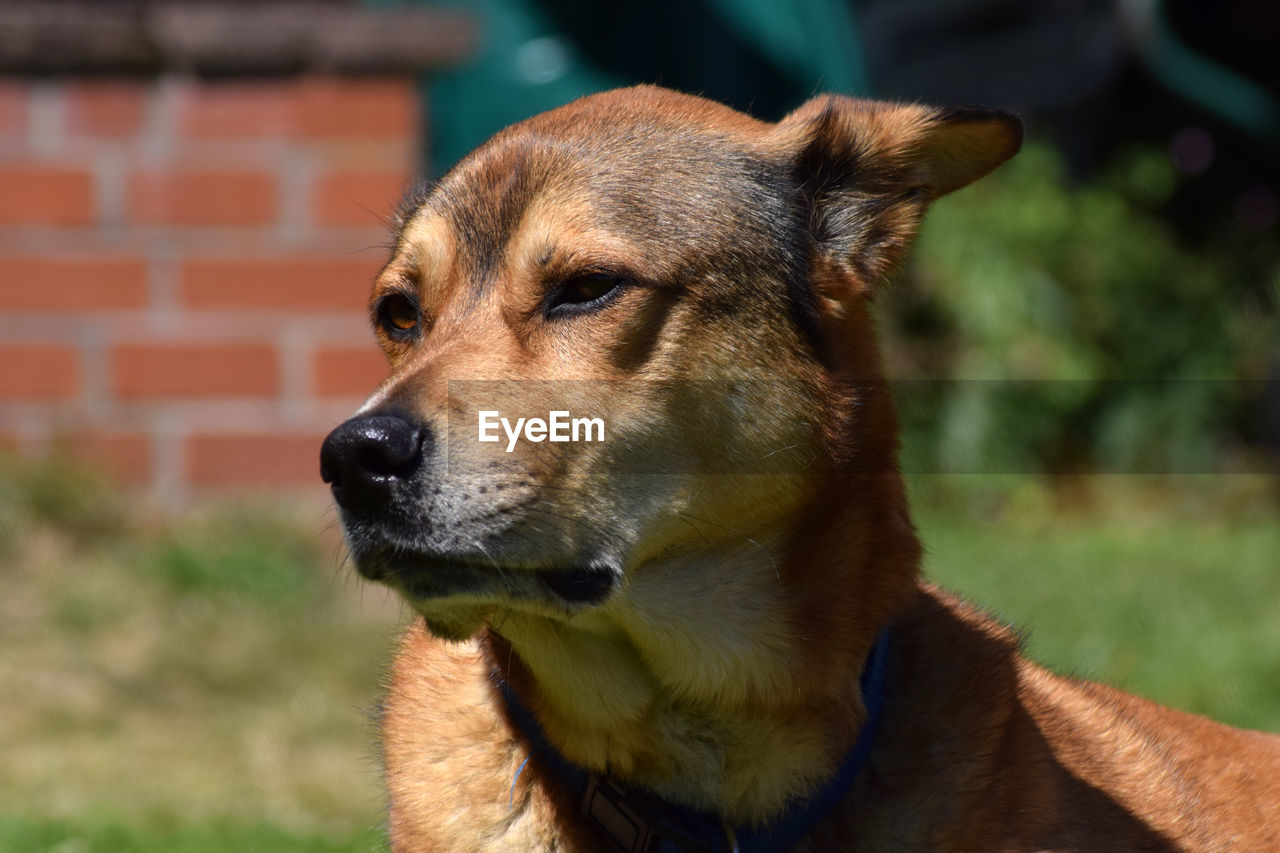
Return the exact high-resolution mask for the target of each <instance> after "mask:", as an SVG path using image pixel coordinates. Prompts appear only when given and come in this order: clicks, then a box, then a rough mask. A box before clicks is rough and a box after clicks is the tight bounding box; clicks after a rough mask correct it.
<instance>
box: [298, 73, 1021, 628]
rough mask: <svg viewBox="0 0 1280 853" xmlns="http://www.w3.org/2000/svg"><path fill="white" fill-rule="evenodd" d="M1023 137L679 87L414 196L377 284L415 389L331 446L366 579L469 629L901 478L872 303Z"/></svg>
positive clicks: (491, 146)
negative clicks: (740, 102)
mask: <svg viewBox="0 0 1280 853" xmlns="http://www.w3.org/2000/svg"><path fill="white" fill-rule="evenodd" d="M1020 138H1021V131H1020V125H1019V124H1018V122H1017V120H1016V119H1015V118H1013V117H1011V116H1009V115H1006V114H1003V113H995V112H985V111H950V112H948V111H940V110H934V109H929V108H924V107H919V106H909V105H908V106H900V105H891V104H884V103H877V102H870V101H858V100H852V99H849V98H843V97H822V98H815V99H814V100H812V101H810V102H809V103H807V104H805V105H804V106H802V107H801V108H800V109H799V110H797V111H796V112H794V113H793V114H791V115H789V116H787V117H786V118H785V119H783V120H782V121H781V122H779V123H777V124H767V123H763V122H759V121H756V120H754V119H752V118H750V117H748V116H745V115H743V114H740V113H737V112H734V111H733V110H730V109H728V108H726V107H723V106H720V105H718V104H715V103H712V102H709V101H706V100H703V99H700V98H695V97H690V96H685V95H680V94H676V93H673V92H669V91H665V90H662V89H657V88H653V87H639V88H634V89H627V90H620V91H615V92H608V93H604V94H600V95H595V96H591V97H588V98H584V99H582V100H579V101H575V102H574V103H571V104H569V105H567V106H565V107H562V108H560V109H557V110H554V111H551V112H548V113H545V114H542V115H539V116H536V117H534V118H532V119H529V120H528V121H525V122H523V123H521V124H518V125H515V126H513V127H511V128H508V129H507V130H505V131H503V132H502V133H500V134H498V135H497V136H496V137H494V138H493V139H492V140H490V141H489V142H488V143H486V144H485V145H484V146H482V147H481V148H479V149H478V150H477V151H475V152H474V153H472V154H471V155H470V156H469V157H468V158H467V159H466V160H464V161H463V162H461V163H460V164H459V165H458V166H457V167H456V168H454V169H453V171H451V172H450V173H449V174H448V175H446V176H445V177H444V178H443V179H442V180H441V181H439V182H438V183H437V184H436V185H434V186H432V187H430V188H428V189H427V190H425V191H423V192H422V193H421V194H420V195H419V196H418V197H416V198H413V199H411V200H410V202H409V203H408V204H407V206H406V208H405V210H404V212H403V214H402V216H401V217H400V220H399V222H398V223H397V233H396V235H395V248H394V251H393V254H392V257H391V260H390V262H389V263H388V264H387V265H386V267H385V268H384V269H383V270H382V272H381V274H380V275H379V276H378V279H377V282H376V284H375V287H374V291H373V295H372V299H371V314H372V318H373V324H374V329H375V332H376V334H377V336H378V339H379V341H380V342H381V345H382V347H383V349H384V351H385V352H386V355H387V357H388V359H389V360H390V362H391V367H392V372H391V376H390V378H389V379H387V380H386V382H384V383H383V384H382V386H380V387H379V388H378V389H377V390H376V391H375V392H374V393H373V395H372V396H371V397H370V399H369V401H368V402H367V403H366V404H365V406H364V407H363V408H362V409H361V410H360V412H359V413H358V414H357V415H356V416H355V417H353V418H352V419H351V420H349V421H347V422H346V423H344V424H343V425H341V426H340V427H339V428H338V429H336V430H335V431H334V432H333V433H332V434H331V435H330V436H329V438H328V439H327V440H326V441H325V444H324V448H323V451H322V474H323V476H324V478H325V480H326V481H328V482H329V483H330V484H331V485H332V488H333V492H334V495H335V497H336V499H337V502H338V504H339V506H340V507H341V511H342V517H343V522H344V525H345V527H346V531H347V534H348V540H349V543H350V546H351V550H352V554H353V557H354V560H355V562H356V565H357V567H358V568H359V570H360V571H361V572H362V573H363V574H365V575H367V576H369V577H372V578H377V579H381V580H384V581H386V582H388V583H389V584H391V585H392V586H393V587H396V588H398V589H399V590H400V591H401V592H403V593H404V594H405V595H406V597H407V598H408V599H409V600H410V601H411V602H412V603H413V604H414V606H415V607H416V608H417V609H418V610H419V611H420V612H422V613H423V615H424V616H426V617H427V620H428V624H429V625H430V626H431V627H432V629H433V630H434V631H436V632H437V633H440V634H442V635H446V636H454V637H460V636H466V635H468V634H470V633H473V632H474V631H475V630H477V629H478V628H479V627H480V626H481V625H482V624H484V622H485V621H486V620H490V619H492V618H493V617H494V615H495V613H497V612H498V611H505V610H510V609H514V610H521V611H527V612H536V613H538V614H541V615H544V616H548V617H551V618H572V617H574V616H575V615H580V614H582V613H583V612H584V611H592V610H597V609H602V608H608V607H612V606H619V604H618V603H619V602H620V601H622V600H625V598H626V597H627V595H628V594H629V592H630V590H631V589H632V588H633V587H634V586H635V585H636V584H637V582H638V580H639V579H640V578H642V577H643V576H644V574H645V572H646V567H647V566H650V565H656V564H660V563H664V562H668V563H669V562H671V561H680V560H681V559H684V558H687V557H690V556H696V555H712V554H719V555H720V557H718V558H716V559H713V560H711V559H709V560H706V561H704V562H705V565H706V566H707V567H708V568H706V570H705V571H706V572H708V573H711V572H715V573H716V574H715V575H714V577H715V578H722V577H723V573H724V572H726V571H729V569H727V568H726V566H727V565H728V564H729V563H730V562H731V561H730V560H728V559H727V555H731V554H732V553H734V552H735V551H737V550H739V549H741V548H750V547H752V546H754V547H756V548H759V549H761V550H762V551H764V550H768V549H770V548H774V547H775V546H779V545H780V543H785V542H786V541H787V540H788V539H792V538H794V537H795V536H796V535H797V531H796V530H795V528H794V520H795V519H796V518H797V517H800V516H802V515H804V512H803V511H802V510H803V508H804V507H805V506H806V505H807V504H812V502H814V501H815V500H829V495H826V494H825V493H824V491H823V483H824V478H828V477H830V476H831V475H832V474H835V473H840V472H848V471H853V470H861V471H864V472H866V471H868V470H872V469H875V468H886V467H892V465H893V453H894V441H895V439H894V435H893V432H894V427H893V421H892V413H891V410H890V408H889V406H888V403H887V401H883V400H881V399H880V398H881V397H883V394H882V393H878V392H876V391H874V390H869V389H870V387H871V386H870V385H868V384H867V383H868V382H870V383H871V384H872V385H873V384H874V380H875V379H876V378H877V377H878V376H879V370H878V363H877V357H876V353H875V348H874V343H873V339H872V331H871V328H870V324H869V320H868V318H867V311H866V303H867V300H868V298H869V296H870V294H871V293H872V292H873V291H874V290H875V288H876V286H877V285H878V284H879V283H880V282H881V281H882V280H883V279H884V278H885V277H886V276H887V275H889V273H890V272H891V270H892V269H893V267H894V266H895V264H896V263H897V262H898V261H899V259H900V258H901V257H902V254H903V251H904V249H905V247H906V245H907V243H908V242H909V241H910V239H911V237H912V235H913V234H914V232H915V230H916V227H917V225H918V223H919V220H920V217H921V215H922V213H923V211H924V209H925V207H926V206H927V204H928V203H929V202H930V201H931V200H933V199H935V198H937V197H938V196H940V195H942V194H944V193H947V192H950V191H951V190H954V189H957V188H959V187H961V186H963V185H965V184H967V183H969V182H970V181H972V180H975V179H976V178H978V177H980V176H982V175H984V174H986V173H987V172H989V171H990V170H991V169H993V168H995V167H996V166H997V165H999V164H1000V163H1001V162H1003V161H1004V160H1005V159H1007V158H1008V157H1009V156H1011V155H1012V154H1013V153H1014V152H1015V151H1016V150H1017V148H1018V145H1019V142H1020ZM556 412H561V413H564V414H562V415H558V416H557V415H555V414H553V413H556ZM503 418H505V419H506V424H505V425H503V423H502V419H503ZM520 418H524V419H525V421H524V422H523V424H524V425H525V427H524V428H523V429H520V428H519V426H518V425H520V424H521V422H520V421H519V419H520ZM535 418H536V419H539V420H541V421H542V422H543V424H544V426H543V427H542V428H541V429H539V428H538V427H536V426H534V427H533V429H532V430H530V429H529V428H528V425H529V424H530V420H531V419H535ZM557 419H558V421H559V426H560V433H559V434H560V435H561V436H564V437H569V440H563V441H561V440H551V439H552V438H553V437H554V435H553V434H552V433H554V432H555V430H556V423H555V421H557ZM596 419H598V420H599V425H598V426H597V425H596V424H595V423H594V421H595V420H596ZM574 421H580V423H579V424H577V425H576V426H580V427H582V431H581V432H579V433H578V435H577V438H578V440H577V441H574V440H572V437H573V433H574V432H575V424H574ZM486 425H487V426H488V431H487V435H488V438H489V440H487V441H482V440H481V438H482V437H483V436H485V435H486V432H485V427H486ZM513 427H516V429H515V430H513ZM495 437H496V440H495ZM588 439H590V440H588ZM599 439H602V440H599ZM766 539H767V540H768V541H767V542H766V541H765V540H766ZM691 565H694V566H696V565H697V562H696V561H694V562H693V563H692V564H691ZM701 571H703V570H701V569H698V568H696V567H695V568H690V569H688V570H687V571H686V572H685V577H684V579H683V581H682V582H681V588H682V589H684V590H685V591H686V592H687V594H694V595H696V594H698V591H699V590H702V591H707V590H709V588H710V587H709V584H712V583H715V582H719V581H715V580H713V576H712V574H706V575H700V574H699V573H700V572H701Z"/></svg>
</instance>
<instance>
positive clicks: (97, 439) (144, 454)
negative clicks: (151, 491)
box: [53, 430, 152, 486]
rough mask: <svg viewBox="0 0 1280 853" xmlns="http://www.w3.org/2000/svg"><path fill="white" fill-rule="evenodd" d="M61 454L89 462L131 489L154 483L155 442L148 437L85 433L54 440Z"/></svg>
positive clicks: (135, 433) (111, 431)
mask: <svg viewBox="0 0 1280 853" xmlns="http://www.w3.org/2000/svg"><path fill="white" fill-rule="evenodd" d="M53 448H54V450H55V451H57V452H58V453H60V454H63V455H65V456H67V457H69V458H71V459H75V460H77V461H80V462H85V463H88V464H90V465H92V466H93V467H95V468H98V469H100V470H101V471H102V472H103V473H105V474H107V475H108V476H110V477H111V478H112V479H114V480H117V481H119V482H121V483H125V484H128V485H131V486H139V485H143V484H145V483H149V482H150V481H151V475H152V464H151V439H150V437H148V436H147V435H146V434H145V433H140V432H119V431H114V430H106V431H97V430H94V431H82V432H74V433H62V434H60V435H57V436H55V437H54V440H53Z"/></svg>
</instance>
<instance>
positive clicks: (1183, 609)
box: [0, 462, 1280, 853]
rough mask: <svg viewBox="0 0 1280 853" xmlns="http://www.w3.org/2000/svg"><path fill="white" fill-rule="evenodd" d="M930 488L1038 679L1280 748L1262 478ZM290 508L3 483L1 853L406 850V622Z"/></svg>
mask: <svg viewBox="0 0 1280 853" xmlns="http://www.w3.org/2000/svg"><path fill="white" fill-rule="evenodd" d="M1080 482H1083V483H1085V484H1086V486H1087V492H1088V493H1082V491H1081V487H1080V483H1079V482H1078V483H1076V484H1075V485H1073V486H1072V487H1071V488H1057V489H1047V488H1045V487H1044V485H1043V484H1042V483H1041V482H1040V481H1038V480H1034V479H1031V478H1006V479H1003V480H996V479H992V478H985V479H979V478H967V477H942V478H936V477H935V478H926V477H916V478H913V479H912V481H911V484H910V485H911V489H912V494H913V501H914V504H915V507H916V516H917V521H918V523H919V526H920V529H921V533H922V535H923V537H924V540H925V543H926V546H927V548H928V552H929V557H928V563H927V570H928V572H929V574H930V575H931V576H932V577H933V578H935V579H936V580H938V581H939V582H941V583H943V584H944V585H946V586H948V587H951V588H953V589H956V590H958V591H960V592H962V593H963V594H965V595H966V596H967V597H969V598H970V599H971V600H973V601H975V602H976V603H979V604H981V605H983V606H986V607H989V608H990V609H992V610H994V611H995V612H996V613H998V614H1000V615H1001V616H1003V617H1005V618H1006V619H1008V620H1009V621H1012V622H1014V623H1015V624H1018V625H1021V626H1024V627H1030V628H1031V629H1032V630H1031V631H1030V633H1029V634H1028V640H1027V647H1028V649H1029V651H1030V653H1031V654H1032V655H1033V656H1035V657H1036V658H1038V659H1040V660H1041V661H1043V662H1045V663H1047V664H1048V665H1050V666H1051V667H1053V668H1054V669H1057V670H1059V671H1064V672H1075V673H1080V674H1083V675H1086V676H1090V677H1097V678H1101V679H1104V680H1107V681H1110V682H1111V683H1115V684H1118V685H1119V686H1121V687H1124V688H1126V689H1130V690H1134V691H1136V692H1139V693H1142V694H1144V695H1147V696H1150V697H1151V698H1154V699H1157V700H1160V701H1162V702H1166V703H1169V704H1172V705H1175V706H1178V707H1182V708H1186V709H1189V710H1193V711H1198V712H1202V713H1208V714H1210V715H1212V716H1214V717H1216V718H1218V719H1222V720H1224V721H1227V722H1231V723H1235V724H1239V725H1246V726H1253V727H1260V728H1266V729H1270V730H1273V731H1280V620H1277V619H1275V618H1274V615H1275V614H1276V613H1278V612H1280V572H1277V570H1276V568H1275V562H1276V561H1275V555H1276V554H1280V525H1277V523H1276V517H1277V504H1276V500H1275V494H1274V489H1275V486H1274V483H1272V482H1270V481H1267V480H1263V479H1260V478H1238V477H1237V478H1232V477H1225V478H1183V479H1182V480H1180V481H1173V480H1164V481H1159V482H1152V481H1150V480H1149V479H1145V478H1135V477H1128V478H1112V479H1110V480H1106V479H1095V480H1091V481H1080ZM331 522H332V515H331V514H329V515H327V516H326V515H325V514H324V513H322V512H321V511H318V510H305V509H304V510H297V511H293V512H288V511H286V510H285V509H284V508H282V506H281V504H280V502H276V503H275V504H271V505H262V504H237V505H228V506H211V507H205V508H203V509H201V510H199V511H198V512H194V513H191V514H187V515H184V516H181V517H176V518H172V519H170V520H167V521H155V520H148V519H147V518H146V517H145V516H143V515H141V514H140V513H139V512H138V511H136V510H134V509H131V508H130V507H129V505H128V504H126V503H123V502H122V501H121V499H120V496H119V495H118V494H116V493H115V492H114V491H113V490H112V489H111V487H110V485H109V484H107V483H105V482H104V481H101V480H98V479H95V478H93V477H92V476H89V475H86V474H85V473H84V472H80V471H76V470H74V469H69V468H65V467H63V466H61V465H59V464H57V463H45V464H18V463H13V462H8V463H3V462H0V567H2V568H0V571H3V583H4V589H5V594H4V595H3V596H0V685H3V687H0V689H2V690H3V691H4V695H3V696H2V697H0V755H3V756H4V764H5V772H4V773H0V850H15V851H28V850H30V851H41V850H50V851H55V850H56V851H61V853H82V851H93V852H94V853H98V851H126V850H127V851H161V850H163V851H176V853H204V851H245V850H263V851H286V852H287V851H292V850H298V851H302V850H309V851H310V850H318V851H368V850H376V849H381V848H382V844H383V842H382V839H381V833H380V831H379V829H378V827H379V825H380V823H381V821H382V805H381V789H380V780H379V770H378V767H377V761H376V756H377V748H376V742H375V737H374V733H373V730H372V727H371V725H370V724H369V723H368V721H367V710H368V709H369V708H370V707H371V706H372V705H373V703H374V701H375V700H376V696H377V693H378V687H379V680H380V673H381V669H382V667H383V666H384V665H385V663H386V661H387V660H388V657H389V654H390V648H391V643H392V641H393V637H394V635H395V633H396V631H397V629H398V626H399V625H400V624H401V622H402V620H403V611H402V609H401V608H400V606H399V604H398V603H397V602H395V601H394V600H392V599H391V598H390V597H389V596H388V595H386V594H385V593H383V592H382V591H381V590H380V589H379V588H376V587H370V586H364V585H361V584H359V583H357V582H356V581H355V580H354V578H353V576H352V573H351V572H350V570H349V569H348V568H344V567H343V566H342V565H341V560H340V559H339V555H340V553H341V549H340V546H339V545H338V544H337V541H336V535H335V534H334V532H333V531H332V529H329V530H328V531H327V532H326V527H330V528H331Z"/></svg>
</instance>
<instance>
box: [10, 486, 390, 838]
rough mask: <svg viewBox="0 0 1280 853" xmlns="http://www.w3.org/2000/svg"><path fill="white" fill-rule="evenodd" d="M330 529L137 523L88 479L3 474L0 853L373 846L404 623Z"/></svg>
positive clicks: (235, 511) (314, 514)
mask: <svg viewBox="0 0 1280 853" xmlns="http://www.w3.org/2000/svg"><path fill="white" fill-rule="evenodd" d="M59 494H65V495H68V496H69V497H68V499H67V501H65V502H63V501H59V500H58V499H57V496H58V495H59ZM331 516H332V514H331V513H330V514H329V517H328V518H326V517H325V516H324V514H323V513H322V512H321V511H318V510H314V509H312V510H305V509H303V510H297V511H294V512H292V513H291V512H288V511H286V510H284V509H282V507H281V506H280V505H279V504H277V505H273V506H266V505H254V504H239V505H235V506H213V507H207V508H204V509H202V510H200V511H199V512H195V513H192V514H189V515H185V516H183V517H181V518H177V519H174V520H171V521H167V522H154V521H152V522H148V521H146V520H144V519H140V518H139V517H137V516H136V515H135V514H133V513H131V512H130V511H129V510H128V508H127V507H122V505H121V501H120V498H119V496H118V495H116V494H115V493H114V492H113V491H112V490H111V488H110V486H109V484H107V483H105V482H103V481H101V480H97V479H95V478H93V477H91V476H88V475H86V474H84V473H83V472H77V471H74V470H71V469H65V468H63V467H62V466H59V465H56V464H54V465H17V464H12V463H11V464H7V465H5V466H4V467H3V468H0V565H3V566H4V569H3V572H4V588H5V591H6V592H5V595H4V596H0V685H3V688H2V689H3V690H4V692H5V695H4V697H3V700H2V701H0V754H3V755H4V763H5V772H4V773H0V804H2V805H0V850H23V851H25V850H55V849H56V850H63V851H72V850H74V851H114V850H173V851H204V850H237V851H238V850H251V849H260V850H294V849H296V850H370V849H378V847H379V842H378V835H379V833H378V832H377V831H376V828H377V826H378V825H379V824H380V822H381V820H382V795H381V784H380V779H379V768H378V766H377V761H376V756H377V748H376V740H375V736H374V732H373V728H372V726H371V725H370V723H369V721H368V710H369V709H370V708H371V707H372V706H373V704H374V702H375V701H376V698H377V694H378V690H379V683H380V678H381V670H382V667H383V666H384V665H385V663H386V661H387V660H388V658H389V653H390V648H391V643H392V640H393V637H394V635H395V633H396V628H397V625H398V624H399V622H400V621H401V619H402V614H401V608H400V606H399V604H398V603H397V602H395V601H393V600H392V599H391V598H390V597H389V595H387V594H385V593H383V592H382V591H381V590H380V589H378V588H374V587H369V586H363V585H361V584H359V583H357V582H356V581H355V580H354V577H353V575H352V573H351V572H350V571H349V570H347V569H346V568H344V567H342V566H341V561H340V559H339V555H340V554H341V549H340V547H339V546H338V544H337V541H336V534H333V533H332V531H331V532H330V533H328V534H324V533H323V531H324V528H325V526H326V525H328V524H330V523H331V522H332V517H331ZM326 535H327V540H328V542H327V544H322V543H323V542H324V538H325V536H326Z"/></svg>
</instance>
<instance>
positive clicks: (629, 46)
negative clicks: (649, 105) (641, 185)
mask: <svg viewBox="0 0 1280 853" xmlns="http://www.w3.org/2000/svg"><path fill="white" fill-rule="evenodd" d="M368 2H371V3H373V4H375V5H376V4H379V3H383V4H385V3H387V2H390V0H368ZM437 5H453V6H456V7H458V8H462V9H465V10H466V11H468V12H470V13H471V14H473V15H475V16H476V18H477V22H478V24H479V32H480V36H479V43H478V47H477V48H476V51H475V54H474V55H473V56H472V58H471V60H470V61H469V62H467V63H466V64H464V65H462V66H460V67H457V68H452V69H449V70H446V71H442V72H439V73H437V74H434V75H432V76H431V77H430V78H428V79H427V80H426V81H425V82H424V84H423V86H424V97H425V99H426V103H427V104H428V112H429V114H430V116H431V122H432V124H431V127H430V128H429V132H428V133H427V139H428V140H429V145H430V152H429V155H428V164H427V166H428V168H427V169H426V171H427V172H428V173H429V174H432V175H439V174H442V173H443V172H445V171H447V170H448V169H449V168H450V167H451V166H452V165H453V164H454V163H455V162H457V161H458V160H459V159H461V157H462V156H463V155H465V154H466V153H467V152H468V151H470V150H471V149H472V148H474V147H476V146H477V145H479V144H480V143H481V142H484V140H486V139H487V138H489V137H490V136H491V135H493V134H494V133H496V132H497V131H499V130H501V129H502V128H504V127H506V126H507V125H509V124H512V123H514V122H517V121H520V120H522V119H525V118H528V117H529V116H531V115H534V114H536V113H540V112H543V111H545V110H549V109H552V108H553V107H557V106H560V105H561V104H564V103H566V102H568V101H570V100H573V99H574V98H577V97H580V96H582V95H586V94H589V93H591V92H597V91H601V90H603V89H610V88H614V87H617V86H624V85H631V84H633V83H659V84H662V85H666V86H670V87H672V88H676V89H681V90H684V91H690V92H696V93H699V94H702V95H705V96H707V97H710V98H713V99H715V100H719V101H723V102H725V103H728V104H730V105H732V106H735V107H737V108H739V109H746V110H749V111H751V112H753V113H755V114H756V115H758V116H760V117H761V118H769V119H776V118H778V117H779V116H780V115H781V113H782V112H783V111H785V110H787V109H789V108H791V107H793V106H795V105H796V104H798V103H799V102H800V101H802V100H804V99H805V98H806V97H808V96H809V95H811V94H813V93H815V92H817V91H828V92H845V93H849V94H857V93H865V92H866V91H867V81H866V73H865V70H864V68H863V62H862V52H861V48H860V46H859V42H858V34H857V28H856V24H855V21H854V17H853V12H852V8H851V6H850V5H849V4H848V3H844V2H841V0H794V2H790V3H773V2H770V0H651V2H648V3H644V4H614V5H610V6H602V5H600V4H597V3H594V2H587V0H541V2H537V0H456V2H453V3H448V4H445V3H439V4H437Z"/></svg>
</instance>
